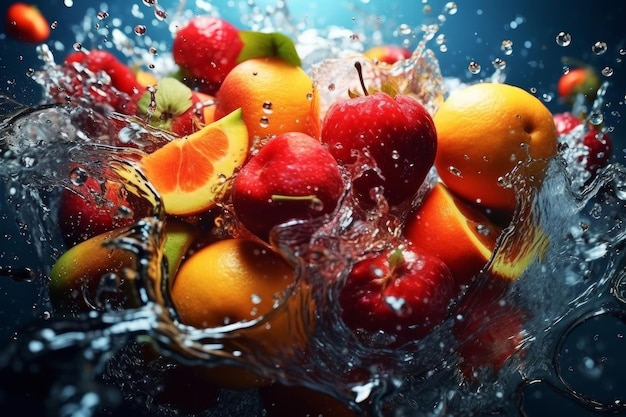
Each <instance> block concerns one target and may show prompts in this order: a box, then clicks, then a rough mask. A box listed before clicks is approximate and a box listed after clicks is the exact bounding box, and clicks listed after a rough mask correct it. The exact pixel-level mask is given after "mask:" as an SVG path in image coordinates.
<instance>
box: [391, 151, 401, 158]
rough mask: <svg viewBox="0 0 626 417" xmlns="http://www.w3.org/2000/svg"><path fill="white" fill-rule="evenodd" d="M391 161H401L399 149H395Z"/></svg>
mask: <svg viewBox="0 0 626 417" xmlns="http://www.w3.org/2000/svg"><path fill="white" fill-rule="evenodd" d="M391 159H395V160H398V159H400V152H398V151H397V149H394V150H393V151H391Z"/></svg>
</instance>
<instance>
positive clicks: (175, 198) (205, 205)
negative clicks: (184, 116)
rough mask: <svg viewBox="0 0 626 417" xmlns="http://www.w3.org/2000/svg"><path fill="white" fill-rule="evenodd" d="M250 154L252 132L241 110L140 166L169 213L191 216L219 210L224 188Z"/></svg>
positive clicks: (171, 144) (170, 145)
mask: <svg viewBox="0 0 626 417" xmlns="http://www.w3.org/2000/svg"><path fill="white" fill-rule="evenodd" d="M247 153H248V131H247V129H246V126H245V124H244V122H243V119H242V117H241V110H235V111H233V112H232V113H230V114H229V115H228V116H226V117H223V118H222V119H220V120H217V121H215V122H213V123H211V124H208V125H206V126H204V127H203V128H202V129H200V130H199V131H197V132H195V133H193V134H191V135H189V136H186V137H184V138H181V139H175V140H172V141H171V142H169V143H167V144H166V145H164V146H163V147H161V148H159V149H157V150H156V151H154V152H153V153H151V154H149V155H146V156H144V157H143V158H142V159H141V161H140V165H141V168H142V170H143V172H144V173H145V175H146V177H147V178H148V180H149V181H150V183H152V185H153V186H154V187H155V188H156V190H157V191H158V192H159V194H160V195H161V198H162V199H163V205H164V208H165V211H166V213H169V214H173V215H190V214H195V213H199V212H202V211H205V210H206V209H209V208H211V207H213V206H215V204H216V202H217V201H218V200H219V198H220V185H221V184H222V183H224V181H225V180H226V179H227V178H229V177H230V176H232V175H233V173H234V171H235V169H237V168H238V167H239V166H241V165H242V164H243V162H244V161H245V159H246V156H247Z"/></svg>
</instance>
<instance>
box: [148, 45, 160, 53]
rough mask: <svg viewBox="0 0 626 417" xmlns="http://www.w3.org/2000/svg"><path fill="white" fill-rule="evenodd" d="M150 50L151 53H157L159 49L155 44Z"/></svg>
mask: <svg viewBox="0 0 626 417" xmlns="http://www.w3.org/2000/svg"><path fill="white" fill-rule="evenodd" d="M148 51H149V52H150V54H151V55H156V54H157V53H158V51H157V49H156V48H155V47H154V46H152V47H150V49H149V50H148Z"/></svg>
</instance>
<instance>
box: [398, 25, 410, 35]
mask: <svg viewBox="0 0 626 417" xmlns="http://www.w3.org/2000/svg"><path fill="white" fill-rule="evenodd" d="M398 33H400V35H403V36H409V35H410V34H411V33H413V29H411V26H409V25H407V24H405V23H403V24H401V25H400V26H399V27H398Z"/></svg>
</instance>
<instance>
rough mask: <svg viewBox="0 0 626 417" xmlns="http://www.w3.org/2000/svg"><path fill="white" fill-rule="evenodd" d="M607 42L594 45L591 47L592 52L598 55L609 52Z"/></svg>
mask: <svg viewBox="0 0 626 417" xmlns="http://www.w3.org/2000/svg"><path fill="white" fill-rule="evenodd" d="M607 49H608V48H607V46H606V42H602V41H598V42H596V43H594V44H593V46H592V47H591V51H592V52H593V53H594V54H596V55H602V54H603V53H605V52H606V51H607Z"/></svg>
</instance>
